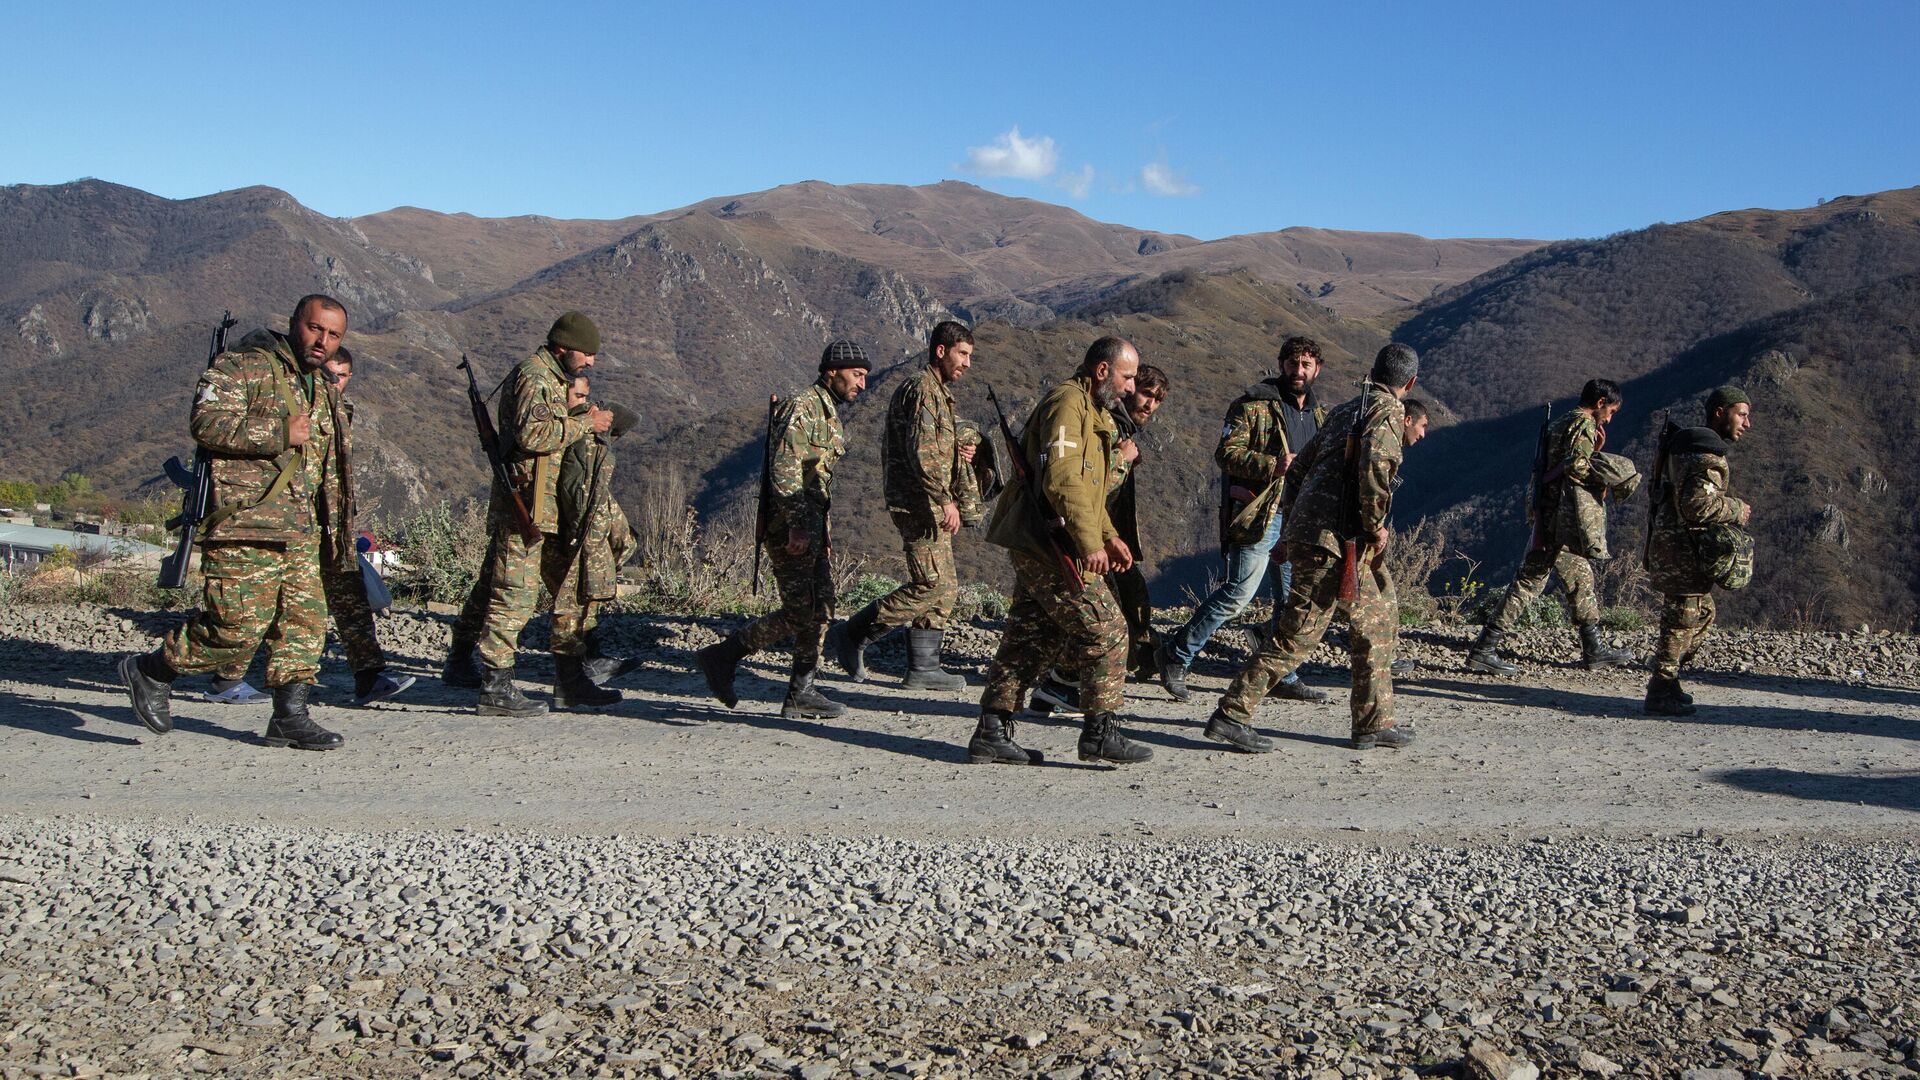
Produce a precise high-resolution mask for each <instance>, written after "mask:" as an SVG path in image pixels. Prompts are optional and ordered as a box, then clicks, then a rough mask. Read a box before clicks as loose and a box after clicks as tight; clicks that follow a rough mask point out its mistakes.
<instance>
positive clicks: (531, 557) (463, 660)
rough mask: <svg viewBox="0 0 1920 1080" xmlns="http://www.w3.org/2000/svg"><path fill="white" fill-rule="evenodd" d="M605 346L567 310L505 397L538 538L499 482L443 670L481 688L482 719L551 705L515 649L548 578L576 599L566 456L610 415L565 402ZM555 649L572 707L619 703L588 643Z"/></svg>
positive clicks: (507, 435)
mask: <svg viewBox="0 0 1920 1080" xmlns="http://www.w3.org/2000/svg"><path fill="white" fill-rule="evenodd" d="M599 352H600V329H599V327H597V326H595V325H594V324H593V320H591V319H589V318H587V317H586V316H585V315H583V314H581V313H580V312H578V311H569V312H567V313H565V314H563V315H561V316H560V317H559V318H558V319H556V320H554V323H553V326H552V327H551V328H550V329H549V330H548V331H547V341H546V344H545V345H542V346H541V347H540V348H538V349H536V350H534V352H533V355H531V356H529V357H527V358H526V359H525V360H522V361H521V362H520V366H518V367H516V368H514V369H513V373H512V374H510V375H508V376H507V380H506V383H505V389H504V390H503V391H502V392H501V395H500V408H499V420H498V426H499V429H500V442H501V449H502V451H503V453H504V454H505V455H506V456H507V459H508V465H507V468H508V471H509V473H510V474H511V476H512V482H513V484H514V486H515V488H517V489H518V490H519V492H520V493H521V495H522V497H523V499H524V501H525V502H526V504H527V510H528V512H529V513H530V514H531V516H532V518H533V524H534V527H535V528H537V529H538V530H539V531H540V535H539V536H538V537H537V538H535V539H534V540H533V541H531V542H529V541H528V540H526V539H525V538H524V537H522V536H521V535H520V533H519V531H518V530H517V529H515V528H514V524H513V513H512V510H511V506H512V498H513V493H512V492H509V491H508V490H507V489H505V488H504V487H502V486H501V485H500V484H499V483H498V482H497V481H496V482H495V483H494V485H493V491H492V495H491V497H490V498H489V500H488V506H487V532H488V538H487V554H486V557H485V562H484V563H483V565H482V567H481V571H480V578H479V580H478V581H476V582H474V587H473V591H472V592H471V593H469V594H468V595H467V602H466V604H465V606H463V607H462V608H461V610H460V619H459V621H458V622H457V623H455V624H454V630H453V643H452V646H451V647H450V648H449V650H448V652H447V660H446V665H445V667H444V669H443V675H442V678H443V679H444V680H445V681H446V683H447V685H449V686H465V687H478V688H479V690H480V701H479V709H478V711H479V713H480V715H482V716H521V717H524V716H539V715H541V714H543V713H545V712H546V711H547V706H546V704H545V703H544V702H538V701H534V700H533V699H531V698H528V697H527V696H526V695H524V694H522V693H521V692H520V689H519V688H518V687H516V686H515V685H514V683H513V663H514V654H515V653H516V652H517V651H518V649H519V641H520V631H521V629H522V628H524V627H525V626H526V625H527V620H528V619H530V618H532V617H533V614H534V608H535V607H536V606H537V605H538V604H539V601H540V587H541V585H542V584H544V585H546V587H547V591H548V592H550V593H552V594H553V595H554V597H555V603H556V610H557V607H558V605H559V604H561V603H570V602H571V601H563V600H561V599H560V598H561V595H562V591H563V590H562V589H561V588H560V579H561V578H562V577H563V576H565V574H566V570H567V550H566V547H565V546H564V545H562V544H561V543H559V542H558V539H557V534H558V532H559V530H560V510H559V497H558V492H559V485H560V464H561V457H562V455H563V454H564V452H565V451H566V449H567V447H569V446H572V445H573V444H574V443H575V442H576V441H578V440H579V439H582V438H584V437H586V436H587V435H588V434H589V433H591V434H599V435H604V434H606V432H607V430H608V429H609V428H610V427H612V425H613V414H612V413H611V412H608V411H607V410H605V409H602V408H599V407H597V406H594V405H591V404H590V405H588V406H587V409H586V413H585V414H584V415H582V416H575V415H573V414H572V413H571V412H570V411H569V410H568V408H567V393H568V390H569V388H570V386H571V384H572V377H573V376H574V375H578V374H581V373H583V372H586V371H588V370H589V369H591V368H592V367H593V362H594V358H595V356H596V355H597V354H598V353H599ZM552 648H553V651H554V657H553V666H554V686H555V688H556V690H557V691H559V692H560V693H561V696H562V697H563V698H564V699H565V701H566V702H567V703H568V704H571V705H587V706H601V705H609V704H612V703H613V702H615V701H618V700H619V698H620V695H619V694H618V693H615V692H613V691H609V690H603V689H602V688H600V687H598V686H595V685H594V684H593V682H592V681H591V680H590V679H588V678H587V676H586V673H585V671H584V670H583V668H582V656H581V651H582V650H584V648H585V645H584V643H583V642H581V641H578V640H568V639H566V638H559V637H556V639H555V641H554V644H553V645H552ZM562 650H571V651H562ZM476 652H477V653H478V661H479V663H478V664H477V665H476V663H475V653H476Z"/></svg>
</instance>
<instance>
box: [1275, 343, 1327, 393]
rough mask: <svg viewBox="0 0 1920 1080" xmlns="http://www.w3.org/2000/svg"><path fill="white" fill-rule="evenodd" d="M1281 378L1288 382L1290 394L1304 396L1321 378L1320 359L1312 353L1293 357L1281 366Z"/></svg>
mask: <svg viewBox="0 0 1920 1080" xmlns="http://www.w3.org/2000/svg"><path fill="white" fill-rule="evenodd" d="M1280 377H1281V378H1282V379H1283V380H1285V381H1286V384H1287V392H1288V393H1291V394H1304V393H1306V392H1307V387H1309V386H1312V385H1313V380H1314V379H1316V378H1319V377H1320V358H1319V357H1317V356H1315V355H1313V354H1312V353H1308V354H1306V355H1305V356H1295V357H1291V358H1289V359H1288V360H1287V362H1286V363H1284V364H1282V365H1280Z"/></svg>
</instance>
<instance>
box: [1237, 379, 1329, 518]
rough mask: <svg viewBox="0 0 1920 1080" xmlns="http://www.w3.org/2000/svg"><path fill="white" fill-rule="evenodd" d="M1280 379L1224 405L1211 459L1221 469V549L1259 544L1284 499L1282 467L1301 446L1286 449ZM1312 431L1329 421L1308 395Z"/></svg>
mask: <svg viewBox="0 0 1920 1080" xmlns="http://www.w3.org/2000/svg"><path fill="white" fill-rule="evenodd" d="M1280 404H1281V396H1280V381H1279V380H1278V379H1262V380H1261V381H1259V382H1257V383H1254V384H1253V385H1252V386H1249V387H1247V389H1246V391H1245V392H1244V393H1242V394H1241V395H1240V396H1239V397H1238V398H1236V399H1235V400H1234V402H1233V404H1232V405H1229V406H1227V420H1226V423H1225V424H1223V425H1222V426H1221V428H1220V445H1219V446H1218V447H1217V448H1215V450H1214V452H1213V459H1214V461H1215V462H1217V463H1218V464H1219V466H1220V546H1221V547H1223V548H1224V547H1238V546H1241V545H1244V544H1254V543H1258V542H1260V540H1261V539H1262V538H1264V537H1265V536H1266V535H1267V529H1268V528H1269V527H1271V526H1272V524H1273V515H1274V514H1276V513H1278V512H1279V510H1280V504H1281V502H1282V500H1283V499H1284V498H1285V496H1286V486H1287V485H1286V477H1285V475H1284V474H1283V473H1282V472H1281V469H1280V463H1281V462H1282V461H1285V460H1286V456H1287V455H1288V454H1289V453H1295V454H1297V453H1299V452H1300V450H1301V448H1300V447H1297V446H1288V445H1287V425H1286V423H1285V422H1284V421H1283V420H1282V418H1281V415H1280ZM1307 407H1308V408H1309V409H1310V410H1312V413H1313V423H1314V427H1315V428H1316V429H1317V428H1318V427H1319V426H1320V425H1321V424H1324V423H1326V421H1327V410H1326V409H1325V408H1323V407H1322V406H1321V405H1320V403H1319V402H1318V401H1316V400H1315V399H1314V397H1313V392H1312V391H1311V390H1309V391H1308V392H1307Z"/></svg>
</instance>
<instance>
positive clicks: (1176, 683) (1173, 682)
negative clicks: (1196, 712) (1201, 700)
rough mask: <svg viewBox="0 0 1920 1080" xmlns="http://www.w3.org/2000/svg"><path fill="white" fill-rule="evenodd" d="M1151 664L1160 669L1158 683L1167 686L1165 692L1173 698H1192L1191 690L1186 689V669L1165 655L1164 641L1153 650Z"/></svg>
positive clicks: (1165, 646) (1183, 699)
mask: <svg viewBox="0 0 1920 1080" xmlns="http://www.w3.org/2000/svg"><path fill="white" fill-rule="evenodd" d="M1153 666H1154V667H1157V668H1159V669H1160V685H1162V686H1164V687H1166V688H1167V693H1168V694H1169V695H1171V696H1172V698H1173V700H1175V701H1192V700H1193V691H1191V690H1188V689H1187V669H1186V668H1184V667H1181V666H1180V665H1179V664H1177V663H1175V662H1174V660H1173V658H1172V657H1171V656H1168V655H1167V644H1166V642H1164V641H1163V642H1161V643H1160V647H1159V648H1157V649H1155V650H1154V651H1153Z"/></svg>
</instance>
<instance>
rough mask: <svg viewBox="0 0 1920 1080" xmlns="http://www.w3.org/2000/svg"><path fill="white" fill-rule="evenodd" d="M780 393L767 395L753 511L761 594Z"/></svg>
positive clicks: (755, 580) (757, 590)
mask: <svg viewBox="0 0 1920 1080" xmlns="http://www.w3.org/2000/svg"><path fill="white" fill-rule="evenodd" d="M778 404H780V395H779V394H768V395H767V433H766V435H765V436H764V437H763V438H762V439H761V440H760V505H759V508H758V509H756V510H754V512H753V592H752V595H754V596H759V595H760V549H761V548H762V547H764V546H765V545H766V542H767V515H768V513H769V512H771V511H772V509H773V409H774V406H776V405H778Z"/></svg>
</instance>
